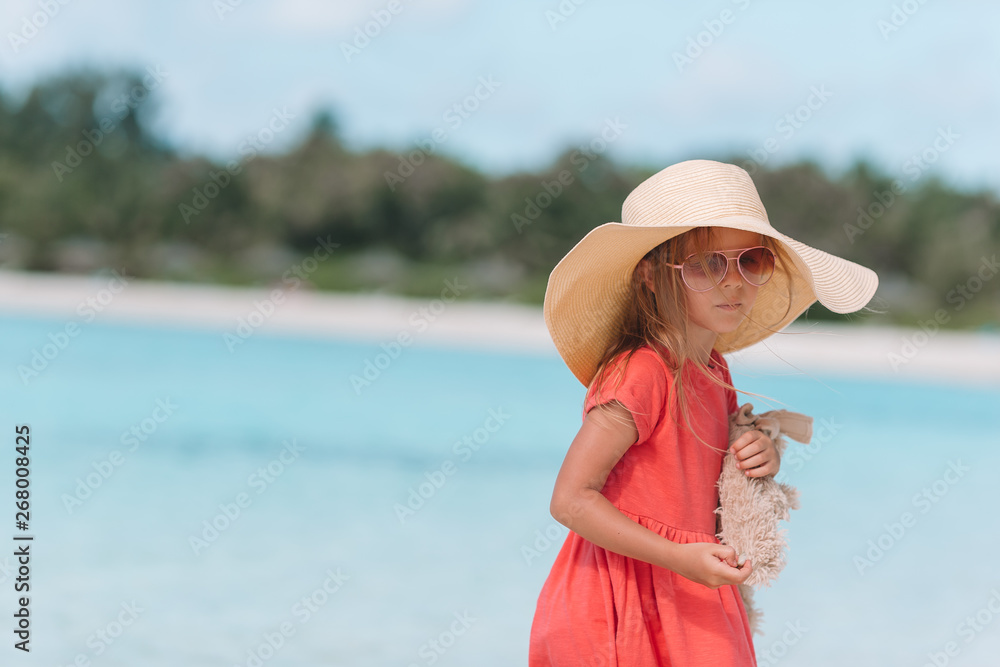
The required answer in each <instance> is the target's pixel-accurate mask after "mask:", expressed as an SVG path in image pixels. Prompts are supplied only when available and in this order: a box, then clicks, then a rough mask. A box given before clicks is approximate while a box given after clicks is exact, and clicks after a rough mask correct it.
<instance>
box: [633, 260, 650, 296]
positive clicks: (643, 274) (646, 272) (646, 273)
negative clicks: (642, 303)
mask: <svg viewBox="0 0 1000 667" xmlns="http://www.w3.org/2000/svg"><path fill="white" fill-rule="evenodd" d="M635 270H636V271H638V272H639V278H640V279H641V280H642V281H643V282H644V283H646V287H648V288H649V291H650V292H653V291H654V290H653V267H651V266H650V265H649V261H648V260H647V259H646V258H645V257H643V258H642V259H640V260H639V264H638V265H636V267H635Z"/></svg>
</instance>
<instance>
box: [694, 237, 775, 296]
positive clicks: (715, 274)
mask: <svg viewBox="0 0 1000 667" xmlns="http://www.w3.org/2000/svg"><path fill="white" fill-rule="evenodd" d="M702 260H704V264H702ZM739 264H740V273H741V274H742V275H743V279H744V280H746V281H747V282H748V283H750V284H751V285H754V286H756V287H760V286H761V285H763V284H764V283H766V282H767V281H768V280H770V279H771V275H772V274H773V273H774V253H773V252H771V251H770V250H769V249H768V248H751V249H749V250H745V251H743V253H742V254H740V257H739ZM728 270H729V258H727V257H726V256H725V254H723V253H721V252H710V253H706V254H703V255H701V256H700V258H699V256H697V255H696V256H693V257H691V258H689V259H688V260H687V261H686V262H684V264H683V265H682V267H681V277H682V278H683V279H684V282H685V283H687V286H688V287H689V288H691V289H692V290H694V291H695V292H704V291H707V290H710V289H712V288H713V287H715V286H716V285H718V284H719V282H720V281H721V280H722V279H723V278H724V277H725V276H726V271H728Z"/></svg>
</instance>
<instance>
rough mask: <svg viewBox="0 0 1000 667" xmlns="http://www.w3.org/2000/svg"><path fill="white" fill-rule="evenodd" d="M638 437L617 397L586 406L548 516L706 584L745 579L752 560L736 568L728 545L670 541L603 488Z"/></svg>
mask: <svg viewBox="0 0 1000 667" xmlns="http://www.w3.org/2000/svg"><path fill="white" fill-rule="evenodd" d="M638 437H639V432H638V430H637V429H636V427H635V422H634V421H633V419H632V415H631V413H630V412H629V411H628V410H627V409H626V408H625V406H623V405H622V404H621V403H618V402H617V401H612V402H611V403H606V404H602V405H598V406H596V407H594V408H593V409H592V410H590V412H588V413H587V416H586V418H585V419H584V422H583V426H582V427H581V428H580V431H579V433H577V434H576V437H575V438H574V439H573V442H572V444H570V446H569V451H568V452H567V453H566V458H565V460H564V461H563V464H562V468H560V470H559V475H558V476H557V477H556V483H555V488H554V489H553V492H552V502H551V504H550V506H549V511H550V512H551V513H552V516H553V517H554V518H555V519H556V520H557V521H559V523H561V524H563V525H564V526H566V527H567V528H569V529H570V530H572V531H573V532H575V533H577V534H578V535H580V537H583V538H584V539H586V540H589V541H590V542H593V543H594V544H596V545H597V546H599V547H603V548H605V549H608V550H610V551H614V552H615V553H619V554H621V555H623V556H627V557H629V558H636V559H638V560H642V561H645V562H647V563H652V564H653V565H658V566H660V567H665V568H667V569H670V570H673V571H674V572H677V573H678V574H680V575H681V576H684V577H687V578H688V579H691V580H692V581H696V582H698V583H701V584H704V585H705V586H708V587H709V588H718V587H719V586H722V585H725V584H738V583H741V582H742V581H744V580H745V579H746V578H747V577H748V576H750V571H751V567H752V566H751V563H750V561H747V562H746V563H744V565H743V567H740V568H737V567H736V551H735V550H734V549H733V548H732V547H727V546H724V545H721V544H713V543H707V542H699V543H694V544H678V543H676V542H671V541H670V540H668V539H666V538H665V537H662V536H660V535H658V534H657V533H655V532H653V531H651V530H649V529H648V528H646V527H645V526H641V525H639V524H638V523H636V522H635V521H633V520H632V519H630V518H628V517H627V516H625V515H624V514H622V513H621V512H620V511H618V508H617V507H615V506H614V505H613V504H611V501H609V500H608V499H607V498H606V497H605V496H604V495H603V494H602V493H601V490H602V489H603V488H604V483H605V482H606V481H607V479H608V475H609V474H610V473H611V469H612V468H614V466H615V464H616V463H618V460H619V459H621V457H622V456H623V455H624V454H625V452H626V451H627V450H628V448H629V447H631V446H632V445H633V444H634V443H635V441H636V440H637V439H638Z"/></svg>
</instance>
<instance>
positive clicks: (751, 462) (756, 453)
mask: <svg viewBox="0 0 1000 667" xmlns="http://www.w3.org/2000/svg"><path fill="white" fill-rule="evenodd" d="M729 449H730V451H732V452H733V455H734V456H736V467H737V468H739V469H740V470H743V471H744V472H745V473H746V475H747V477H764V476H765V475H774V474H777V472H778V467H779V466H780V465H781V458H780V457H779V456H778V449H777V447H775V446H774V442H772V440H771V438H769V437H768V435H767V434H766V433H764V432H763V431H757V430H753V431H747V432H746V433H744V434H743V435H741V436H740V437H738V438H736V442H734V443H733V444H732V446H731V447H730V448H729Z"/></svg>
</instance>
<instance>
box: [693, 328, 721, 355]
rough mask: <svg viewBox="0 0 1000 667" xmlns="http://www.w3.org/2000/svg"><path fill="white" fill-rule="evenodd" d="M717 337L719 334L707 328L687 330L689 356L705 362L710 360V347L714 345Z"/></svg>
mask: <svg viewBox="0 0 1000 667" xmlns="http://www.w3.org/2000/svg"><path fill="white" fill-rule="evenodd" d="M718 337H719V334H717V333H715V332H714V331H708V330H707V329H702V330H701V331H697V330H695V331H688V345H689V347H688V350H689V352H690V354H691V358H692V359H693V360H695V361H700V362H701V363H704V364H707V363H708V362H709V361H710V360H711V357H712V349H713V348H714V347H715V340H716V339H717V338H718Z"/></svg>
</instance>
